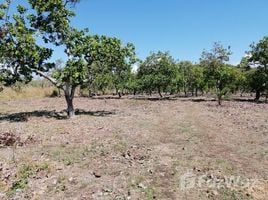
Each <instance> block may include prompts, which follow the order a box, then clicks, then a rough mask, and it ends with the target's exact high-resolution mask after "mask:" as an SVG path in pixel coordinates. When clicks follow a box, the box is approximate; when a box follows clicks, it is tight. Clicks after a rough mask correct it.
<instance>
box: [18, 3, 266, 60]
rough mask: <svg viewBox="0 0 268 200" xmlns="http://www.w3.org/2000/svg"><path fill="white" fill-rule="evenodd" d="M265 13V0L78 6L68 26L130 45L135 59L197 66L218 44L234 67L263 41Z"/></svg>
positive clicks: (58, 52) (81, 4)
mask: <svg viewBox="0 0 268 200" xmlns="http://www.w3.org/2000/svg"><path fill="white" fill-rule="evenodd" d="M20 1H22V0H20ZM267 8H268V1H267V0H81V2H80V3H79V4H77V5H76V6H75V8H74V10H75V12H76V17H74V18H73V19H72V25H73V26H75V27H78V28H80V29H84V28H89V30H90V34H102V35H107V36H116V37H118V38H120V39H121V40H122V41H123V42H124V43H127V42H131V43H133V44H134V45H135V47H136V51H137V56H138V57H139V58H141V59H144V58H145V57H146V56H148V55H149V53H150V52H152V51H158V50H160V51H169V52H170V53H171V55H172V56H173V57H174V58H175V59H179V60H190V61H193V62H198V61H199V58H200V55H201V52H202V50H204V49H211V47H212V44H213V42H221V43H222V44H223V45H224V46H226V47H227V46H229V45H230V46H231V50H232V52H233V55H232V56H231V58H230V63H231V64H238V63H239V62H240V60H241V58H242V57H243V56H244V55H245V51H247V50H249V45H250V44H251V43H252V42H254V41H255V42H257V41H259V40H260V39H262V38H263V37H264V36H266V35H268V12H267ZM54 57H55V58H60V57H64V55H63V52H62V51H59V50H55V54H54Z"/></svg>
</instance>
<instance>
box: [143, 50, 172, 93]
mask: <svg viewBox="0 0 268 200" xmlns="http://www.w3.org/2000/svg"><path fill="white" fill-rule="evenodd" d="M138 78H139V79H140V80H141V84H142V87H143V89H144V90H146V91H149V93H151V92H152V91H154V90H157V92H158V94H159V95H160V97H162V94H161V91H163V90H166V89H167V88H168V86H169V85H170V84H171V83H172V79H174V78H175V62H174V59H173V58H172V57H171V56H170V55H169V53H168V52H165V53H163V52H157V53H152V54H151V55H150V56H148V57H147V58H146V59H145V61H144V62H143V63H142V64H141V66H140V68H139V69H138Z"/></svg>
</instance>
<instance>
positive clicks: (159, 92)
mask: <svg viewBox="0 0 268 200" xmlns="http://www.w3.org/2000/svg"><path fill="white" fill-rule="evenodd" d="M158 94H159V96H160V98H163V96H162V94H161V89H160V88H158Z"/></svg>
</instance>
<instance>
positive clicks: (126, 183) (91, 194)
mask: <svg viewBox="0 0 268 200" xmlns="http://www.w3.org/2000/svg"><path fill="white" fill-rule="evenodd" d="M75 105H76V107H77V108H79V109H80V114H79V115H78V116H76V118H74V119H72V120H66V119H61V118H59V117H57V116H58V115H55V114H54V115H52V114H49V113H50V112H48V111H53V113H59V112H61V111H62V110H63V109H64V108H65V102H64V99H61V98H56V99H52V98H44V99H33V100H29V99H28V100H15V101H1V102H0V108H1V110H2V112H3V113H2V114H1V116H0V130H1V132H13V133H16V134H17V135H20V137H21V138H22V140H23V139H25V138H29V137H31V138H33V139H34V141H36V142H34V143H30V144H27V145H24V146H22V147H17V148H16V149H14V148H2V149H0V191H2V192H0V199H1V198H2V199H8V198H17V199H97V200H98V199H100V200H102V199H104V200H106V199H107V200H110V199H130V198H131V199H134V200H136V199H148V200H149V199H160V200H162V199H163V200H166V199H172V200H173V199H220V200H221V199H228V200H229V199H265V198H266V197H267V196H268V195H267V191H268V190H267V180H268V167H267V166H268V146H267V142H268V141H267V136H268V123H267V119H268V113H267V109H268V105H267V104H254V103H247V102H240V103H239V102H224V106H223V107H218V106H216V102H199V103H197V102H191V101H181V100H179V99H177V100H174V101H144V100H127V99H122V100H113V99H109V100H91V99H87V98H77V99H75ZM38 111H42V112H38ZM44 111H46V112H44ZM21 112H23V114H21ZM38 113H39V114H38ZM59 115H60V116H63V115H64V114H63V113H59ZM16 116H17V117H16ZM20 119H21V120H20ZM13 154H14V155H15V162H14V160H13V159H11V158H12V155H13ZM31 163H33V164H31ZM188 171H191V173H193V174H194V175H196V176H202V177H205V178H206V180H207V181H212V180H214V179H215V178H216V179H217V180H218V179H219V180H222V179H223V178H224V177H230V176H236V177H242V178H244V179H247V178H249V179H251V180H261V181H259V182H258V183H256V184H255V185H254V187H248V188H243V187H238V188H233V189H230V188H219V189H217V188H209V187H206V185H202V186H201V187H195V188H192V189H189V190H186V191H184V190H181V188H180V178H181V176H182V175H184V174H185V173H186V172H188Z"/></svg>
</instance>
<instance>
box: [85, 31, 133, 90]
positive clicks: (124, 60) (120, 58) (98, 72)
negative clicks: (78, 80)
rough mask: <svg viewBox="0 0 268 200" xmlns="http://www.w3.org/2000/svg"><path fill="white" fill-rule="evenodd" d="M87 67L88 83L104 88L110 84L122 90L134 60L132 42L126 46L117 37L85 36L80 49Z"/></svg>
mask: <svg viewBox="0 0 268 200" xmlns="http://www.w3.org/2000/svg"><path fill="white" fill-rule="evenodd" d="M81 51H82V54H83V55H84V58H85V60H86V62H87V67H88V73H89V76H88V84H90V85H91V86H96V87H97V89H101V90H104V88H105V87H109V86H110V85H111V84H112V85H113V87H114V88H115V89H116V90H121V91H122V90H123V89H124V88H125V87H126V84H127V82H128V80H129V78H130V74H131V65H132V64H134V63H135V62H136V58H135V48H134V46H133V44H130V43H128V44H127V45H126V46H124V45H123V44H122V42H121V41H120V40H119V39H117V38H110V37H106V36H97V35H94V36H86V37H85V42H84V46H83V49H82V50H81Z"/></svg>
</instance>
